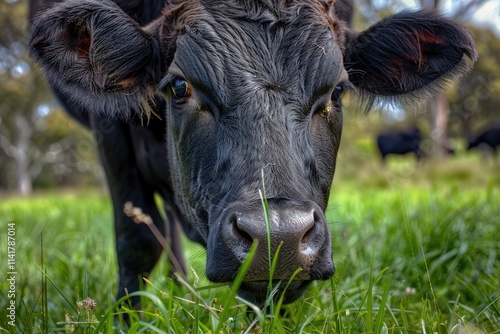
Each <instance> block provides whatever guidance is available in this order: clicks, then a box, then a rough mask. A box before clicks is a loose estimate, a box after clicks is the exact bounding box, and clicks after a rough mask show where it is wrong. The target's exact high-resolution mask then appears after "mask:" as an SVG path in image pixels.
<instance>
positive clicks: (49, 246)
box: [0, 170, 500, 333]
mask: <svg viewBox="0 0 500 334" xmlns="http://www.w3.org/2000/svg"><path fill="white" fill-rule="evenodd" d="M387 173H390V170H389V171H388V172H387ZM439 173H442V171H440V172H439ZM378 177H380V178H383V177H384V176H378ZM403 181H404V180H403ZM449 184H451V185H449ZM358 186H359V187H358ZM499 198H500V190H499V188H498V187H496V186H495V184H494V183H491V184H490V186H485V187H473V188H470V187H461V186H459V185H455V184H454V183H453V182H447V181H446V180H444V181H443V180H441V181H440V180H436V179H435V180H434V182H427V183H426V184H425V186H421V185H420V184H419V183H414V184H412V183H411V182H392V181H390V182H388V185H387V186H386V187H381V186H379V185H378V186H362V184H361V183H356V182H355V181H352V182H341V181H338V182H337V183H336V186H335V187H334V189H333V191H332V196H331V198H330V205H329V209H328V212H327V218H328V221H329V222H330V228H331V230H332V237H333V248H334V260H335V264H336V269H337V270H336V274H335V276H334V278H332V279H331V280H328V281H324V282H317V283H315V284H313V285H312V286H311V288H310V289H309V290H308V291H307V292H306V293H305V295H304V297H303V298H301V299H300V300H299V301H297V302H295V303H292V304H289V305H280V304H274V308H275V312H271V311H270V309H269V308H264V309H260V308H258V307H257V306H255V305H252V304H250V303H248V302H246V301H244V300H242V299H239V298H238V297H234V292H235V287H237V284H238V280H237V282H236V284H235V285H230V284H211V283H210V282H208V280H207V279H206V278H205V276H204V261H205V256H204V250H203V249H202V248H201V247H199V246H198V245H195V244H192V243H189V242H188V243H186V247H185V249H186V255H187V258H188V259H189V265H190V267H191V268H192V269H191V270H190V272H189V275H188V278H187V280H185V281H184V280H181V279H179V280H177V281H176V280H175V279H172V278H169V277H168V276H167V275H166V271H167V265H166V263H167V261H165V259H163V261H162V263H161V264H160V265H159V266H158V267H157V268H156V269H155V271H154V272H153V273H152V275H151V277H150V279H149V280H148V281H147V282H145V291H143V292H139V293H138V294H139V295H140V296H141V299H142V304H143V306H144V307H143V309H142V310H140V311H136V310H133V309H131V308H128V307H127V306H126V305H127V303H126V301H125V304H124V305H125V306H124V307H122V308H121V309H120V310H119V311H117V307H116V306H117V304H116V303H115V300H114V294H115V292H116V283H117V274H116V267H117V265H116V260H115V255H114V236H113V226H112V225H113V224H112V209H111V205H110V202H109V200H108V198H107V196H106V195H105V194H99V193H97V192H94V191H90V192H75V193H66V194H63V195H59V194H39V195H37V196H34V197H31V198H24V199H22V198H3V199H2V201H1V203H0V228H2V229H4V231H6V228H7V227H6V225H7V224H8V223H12V222H13V223H15V225H16V270H17V272H18V275H17V281H16V289H17V291H16V292H17V293H16V306H17V309H16V328H15V329H14V330H13V328H12V327H9V326H8V323H7V322H8V319H7V318H6V311H5V309H6V306H7V303H8V299H6V298H1V299H0V320H1V321H0V327H1V328H4V329H7V330H8V332H44V331H45V332H47V333H53V332H57V331H59V332H65V331H67V332H68V331H70V330H74V332H75V333H93V332H103V333H114V332H116V330H117V328H122V330H123V331H125V332H127V331H128V332H130V333H137V332H140V331H141V330H142V332H145V333H155V332H159V333H164V332H168V333H188V332H189V333H210V332H211V333H216V332H217V333H243V332H248V333H268V332H273V333H334V332H335V333H364V332H372V333H424V332H425V333H452V332H453V333H467V332H466V331H465V330H480V331H482V332H484V333H495V332H500V329H499V326H500V301H499V300H498V296H499V295H500V277H499V273H500V258H499V254H500V242H499V238H498V231H499V227H498V226H499V225H498V223H499V219H498V217H500V200H499ZM1 233H2V236H3V235H4V233H3V231H2V232H1ZM2 245H4V243H2ZM42 249H43V252H42ZM42 254H43V255H42ZM0 255H2V258H6V249H5V247H3V246H2V249H0ZM2 268H3V266H2ZM44 282H45V283H44ZM6 284H7V283H6V282H5V281H4V280H2V281H1V282H0V291H6V288H7V285H6ZM44 289H46V290H44ZM87 297H90V298H91V299H92V300H94V301H95V302H96V305H95V307H93V308H92V310H90V311H87V310H86V309H82V308H79V307H78V301H84V300H85V299H86V298H87ZM120 302H121V301H120ZM44 304H45V305H46V309H45V308H44V306H43V305H44ZM45 310H46V311H45ZM277 310H279V312H277ZM89 312H91V314H90V313H89ZM117 312H118V313H119V314H118V316H117ZM123 313H127V314H129V317H130V319H131V320H130V321H131V324H130V327H127V326H126V325H125V324H124V322H122V321H120V318H121V317H122V315H123ZM94 317H95V318H94ZM117 319H118V320H117ZM65 322H67V323H66V324H65ZM0 332H1V330H0Z"/></svg>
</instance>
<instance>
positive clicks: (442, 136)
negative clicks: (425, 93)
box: [428, 93, 450, 159]
mask: <svg viewBox="0 0 500 334" xmlns="http://www.w3.org/2000/svg"><path fill="white" fill-rule="evenodd" d="M449 114H450V108H449V104H448V99H447V98H446V96H445V95H444V94H442V93H441V94H437V95H434V96H432V97H431V98H430V99H429V102H428V115H429V129H430V137H431V152H430V155H431V156H432V157H433V158H437V159H444V158H445V157H446V153H447V149H446V148H447V147H448V146H449V143H448V142H449V139H448V131H447V125H448V117H449Z"/></svg>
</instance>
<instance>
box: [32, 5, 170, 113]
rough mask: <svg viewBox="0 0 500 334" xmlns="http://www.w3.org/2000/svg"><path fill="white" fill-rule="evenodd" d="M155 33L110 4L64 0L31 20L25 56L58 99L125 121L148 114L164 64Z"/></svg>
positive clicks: (151, 28) (152, 28)
mask: <svg viewBox="0 0 500 334" xmlns="http://www.w3.org/2000/svg"><path fill="white" fill-rule="evenodd" d="M160 23H161V22H159V23H158V26H159V25H160ZM156 30H157V29H156ZM154 31H155V29H154V27H148V29H143V28H141V27H140V26H139V25H138V24H137V23H136V22H135V21H133V20H132V19H131V18H130V17H129V16H128V15H126V14H125V13H124V12H123V11H122V10H121V9H120V8H119V7H118V6H117V5H116V4H115V3H113V2H112V1H109V0H106V1H105V0H86V1H81V0H68V1H65V2H62V3H58V4H56V5H55V6H54V7H53V8H50V9H48V10H46V11H44V12H43V13H41V15H40V16H39V17H37V18H36V19H35V20H34V23H33V24H32V26H31V27H30V36H29V46H30V56H31V57H32V58H33V59H34V60H35V61H36V62H37V63H38V64H39V65H40V66H41V67H42V68H43V70H44V72H45V75H46V77H47V80H48V81H49V83H50V85H51V86H52V88H53V89H54V90H56V91H57V92H58V95H59V96H64V98H65V99H67V100H68V101H70V102H71V103H72V104H77V105H79V106H81V107H84V108H85V109H86V110H89V111H91V112H98V113H106V114H108V115H111V116H118V117H125V118H126V117H127V116H128V115H129V114H130V113H131V112H134V111H135V112H140V111H144V110H146V111H149V108H150V101H151V100H152V96H153V95H154V94H155V91H156V83H158V82H159V77H160V75H161V72H162V69H161V67H163V66H165V65H164V63H165V62H164V60H163V59H161V57H160V48H159V45H158V41H157V38H156V36H154Z"/></svg>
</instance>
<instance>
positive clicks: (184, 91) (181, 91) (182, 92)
mask: <svg viewBox="0 0 500 334" xmlns="http://www.w3.org/2000/svg"><path fill="white" fill-rule="evenodd" d="M170 87H171V88H172V93H173V97H174V98H175V99H182V98H184V97H189V96H191V87H189V83H188V82H187V81H186V80H184V79H181V78H174V79H173V80H172V81H170Z"/></svg>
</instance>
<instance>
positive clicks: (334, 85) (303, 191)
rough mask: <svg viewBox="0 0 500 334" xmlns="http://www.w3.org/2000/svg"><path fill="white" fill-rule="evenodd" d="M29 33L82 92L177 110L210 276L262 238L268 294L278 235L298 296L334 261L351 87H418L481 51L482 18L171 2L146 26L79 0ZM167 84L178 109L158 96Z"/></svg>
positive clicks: (253, 293) (170, 116) (189, 211)
mask: <svg viewBox="0 0 500 334" xmlns="http://www.w3.org/2000/svg"><path fill="white" fill-rule="evenodd" d="M30 45H31V54H32V57H34V59H36V60H37V61H38V63H39V64H41V66H42V67H43V68H44V69H45V72H46V74H47V78H48V80H49V81H50V83H51V84H52V86H53V87H56V88H57V89H58V90H59V91H62V92H63V93H64V94H65V95H67V96H68V98H70V99H71V100H72V101H73V103H76V104H80V105H82V106H84V107H85V108H87V109H89V110H94V111H95V112H97V113H107V114H109V115H110V116H112V117H124V118H126V117H128V116H129V115H130V114H131V113H135V112H142V113H143V114H145V115H148V116H149V117H160V118H166V123H167V138H166V145H168V146H167V147H168V153H169V163H170V169H171V173H172V175H171V180H172V182H173V184H174V188H175V192H176V201H177V204H178V205H179V207H180V208H181V210H182V212H183V214H184V216H185V217H186V219H187V220H188V221H190V222H191V223H192V224H193V226H195V228H196V231H197V234H198V237H197V239H198V240H201V242H202V243H203V244H205V245H206V247H207V268H206V273H207V276H208V278H209V279H211V280H212V281H216V282H224V281H231V280H232V279H234V277H235V275H236V273H237V271H238V269H239V267H240V265H241V263H242V261H243V260H244V259H245V258H246V256H247V254H248V251H249V249H250V246H251V244H252V243H253V242H254V241H258V247H257V251H256V255H255V258H254V260H253V263H252V265H251V267H250V270H249V271H248V273H247V275H246V278H245V281H244V283H243V285H242V286H241V288H240V293H241V294H242V295H244V296H245V297H247V298H249V299H252V300H254V301H257V302H262V301H263V299H264V298H265V296H266V292H267V286H268V284H267V281H268V280H269V275H270V270H269V262H268V259H269V255H270V254H271V256H272V255H273V254H274V253H275V252H276V250H277V249H278V248H279V247H281V248H280V252H279V254H278V260H277V266H276V271H275V272H274V276H273V280H288V279H290V278H291V277H292V276H293V274H294V273H295V272H296V270H297V269H298V268H301V270H300V272H298V274H297V275H296V276H295V277H294V278H295V280H294V281H293V282H292V283H291V286H290V287H289V290H288V291H287V294H286V298H285V300H286V301H292V300H294V299H296V298H297V297H299V296H300V295H301V294H302V292H303V290H304V289H305V287H306V286H307V285H308V283H309V282H311V281H312V280H316V279H326V278H329V277H331V276H332V275H333V272H334V265H333V261H332V254H331V248H332V247H331V241H330V234H329V231H328V226H327V222H326V219H325V214H324V211H325V208H326V205H327V202H328V196H329V193H330V186H331V182H332V178H333V174H334V170H335V161H336V156H337V150H338V148H339V144H340V135H341V128H342V110H341V98H342V94H343V93H344V92H345V91H346V90H353V91H354V92H355V93H356V94H359V95H360V96H362V97H363V98H365V101H368V103H369V104H370V103H372V102H373V101H374V100H375V99H377V98H398V97H399V96H403V95H404V96H410V97H413V98H415V97H416V98H418V97H421V96H422V94H423V93H429V92H431V93H432V92H435V91H436V90H438V89H440V88H441V86H442V84H443V83H444V82H446V81H448V80H450V79H453V78H456V77H457V76H458V75H459V74H461V73H463V72H465V71H467V69H468V68H469V66H470V63H471V62H468V61H467V60H466V59H464V58H466V57H468V58H469V59H471V60H474V59H475V58H476V54H475V50H474V43H473V40H472V37H471V35H470V33H469V32H468V31H467V30H465V29H463V28H462V27H460V26H458V25H456V24H455V23H453V22H451V21H449V20H446V19H443V18H441V17H438V16H436V15H434V14H430V13H422V12H407V13H402V14H398V15H395V16H392V17H389V18H387V19H385V20H384V21H381V22H379V23H378V24H376V25H374V26H373V27H371V28H370V29H368V30H366V31H364V32H362V33H353V32H351V31H349V30H348V29H347V27H346V26H345V24H344V23H343V21H341V20H339V19H338V17H337V16H336V14H335V9H334V7H333V4H332V1H320V0H317V1H310V0H308V1H238V0H228V1H209V0H198V1H172V3H168V4H167V5H166V8H165V10H164V11H163V13H162V15H161V17H159V18H158V19H157V20H156V21H154V22H152V23H151V24H149V25H148V26H146V27H144V28H141V27H139V26H138V25H137V24H136V23H135V22H134V21H133V20H132V19H130V17H128V16H127V15H126V14H124V13H123V12H122V11H121V10H120V9H119V8H118V7H117V6H116V5H115V4H114V3H112V2H110V1H100V0H99V1H98V0H90V1H85V2H81V1H79V0H70V1H66V2H64V3H62V4H60V5H58V6H56V7H54V8H52V9H50V10H48V11H46V12H45V13H44V14H43V15H41V16H40V17H39V18H38V20H37V21H36V22H35V24H34V25H33V27H32V29H31V36H30ZM158 95H161V96H163V98H164V99H165V100H166V101H167V103H166V106H167V107H166V110H156V111H153V110H154V106H153V105H152V101H154V98H155V96H158ZM264 188H265V194H263V195H264V196H265V198H266V199H267V203H268V218H269V219H268V225H266V220H265V215H264V210H263V206H262V202H261V196H260V195H259V190H261V191H263V189H264ZM268 229H269V231H268ZM268 236H269V239H270V248H269V249H268ZM284 285H285V284H283V286H284Z"/></svg>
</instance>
